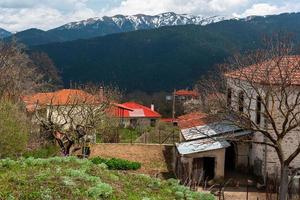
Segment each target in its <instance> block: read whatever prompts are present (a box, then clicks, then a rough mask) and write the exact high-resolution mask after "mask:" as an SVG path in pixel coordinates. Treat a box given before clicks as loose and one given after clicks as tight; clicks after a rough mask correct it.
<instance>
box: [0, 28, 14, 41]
mask: <svg viewBox="0 0 300 200" xmlns="http://www.w3.org/2000/svg"><path fill="white" fill-rule="evenodd" d="M11 35H12V33H11V32H9V31H7V30H5V29H3V28H0V39H3V38H6V37H9V36H11Z"/></svg>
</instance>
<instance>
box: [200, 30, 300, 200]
mask: <svg viewBox="0 0 300 200" xmlns="http://www.w3.org/2000/svg"><path fill="white" fill-rule="evenodd" d="M266 44H267V46H266V48H265V49H261V50H257V51H255V52H252V53H249V54H247V55H235V56H234V57H233V58H232V59H231V61H230V62H229V64H228V65H226V66H225V67H224V66H222V69H223V72H224V73H222V75H224V76H222V77H221V79H219V80H218V82H219V83H218V84H216V83H215V82H214V83H212V84H210V86H209V87H207V86H206V88H209V89H210V90H211V89H213V90H214V91H213V92H216V91H218V92H222V93H223V94H226V95H220V96H219V98H216V99H215V101H218V105H219V110H218V114H219V117H220V119H222V120H226V121H228V123H231V124H234V125H236V126H238V127H240V128H242V129H245V130H251V131H252V132H253V133H254V136H253V137H252V139H250V140H247V141H246V140H244V141H242V142H251V143H253V144H256V145H263V146H266V147H267V146H268V148H270V147H271V148H273V149H274V150H275V153H276V155H277V157H278V163H279V164H280V168H281V170H280V177H281V180H280V200H286V199H287V193H288V175H289V174H288V173H289V167H292V165H291V164H292V162H293V161H294V160H295V159H296V157H299V154H300V133H299V129H300V87H299V85H300V56H295V55H291V54H292V52H293V45H292V42H291V41H290V40H289V38H288V37H286V36H276V37H274V38H272V39H269V40H267V43H266ZM266 150H267V149H266ZM262 153H263V152H262ZM265 167H266V166H265Z"/></svg>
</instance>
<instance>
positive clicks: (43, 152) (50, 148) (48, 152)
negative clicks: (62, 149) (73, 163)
mask: <svg viewBox="0 0 300 200" xmlns="http://www.w3.org/2000/svg"><path fill="white" fill-rule="evenodd" d="M58 152H59V148H58V146H57V145H46V146H42V147H39V148H38V149H34V150H31V151H27V152H25V153H24V154H23V156H24V157H25V158H28V157H34V158H48V157H52V156H55V155H57V154H58Z"/></svg>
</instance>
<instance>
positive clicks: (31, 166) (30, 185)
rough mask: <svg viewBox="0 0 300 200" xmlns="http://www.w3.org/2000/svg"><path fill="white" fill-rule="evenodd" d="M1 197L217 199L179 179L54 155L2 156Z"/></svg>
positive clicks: (113, 199) (31, 198)
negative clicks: (116, 168) (12, 157)
mask: <svg viewBox="0 0 300 200" xmlns="http://www.w3.org/2000/svg"><path fill="white" fill-rule="evenodd" d="M0 199H22V200H23V199H24V200H27V199H28V200H35V199H43V200H51V199H55V200H59V199H74V200H75V199H78V200H79V199H82V200H83V199H108V200H109V199H112V200H115V199H121V200H125V199H128V200H143V199H144V200H149V199H151V200H154V199H161V200H168V199H170V200H173V199H183V200H189V199H197V200H213V199H214V197H213V196H211V195H207V194H202V193H196V192H192V191H190V190H189V189H187V188H186V187H184V186H181V185H179V184H178V183H177V181H176V180H174V179H172V180H168V181H162V180H159V179H153V178H150V177H149V176H146V175H138V174H132V173H128V172H122V171H113V170H108V169H107V166H106V165H105V164H99V165H96V164H93V163H92V162H91V161H90V160H87V159H83V160H80V159H77V158H75V157H68V158H62V157H53V158H48V159H40V158H39V159H34V158H26V159H25V158H22V159H19V160H16V161H15V160H11V159H3V160H0Z"/></svg>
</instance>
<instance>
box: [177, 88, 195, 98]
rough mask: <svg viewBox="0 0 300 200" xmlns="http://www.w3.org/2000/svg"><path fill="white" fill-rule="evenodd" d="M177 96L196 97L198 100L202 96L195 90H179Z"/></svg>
mask: <svg viewBox="0 0 300 200" xmlns="http://www.w3.org/2000/svg"><path fill="white" fill-rule="evenodd" d="M175 96H185V97H194V98H198V97H199V96H200V94H199V93H198V92H197V91H194V90H177V91H176V92H175Z"/></svg>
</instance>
